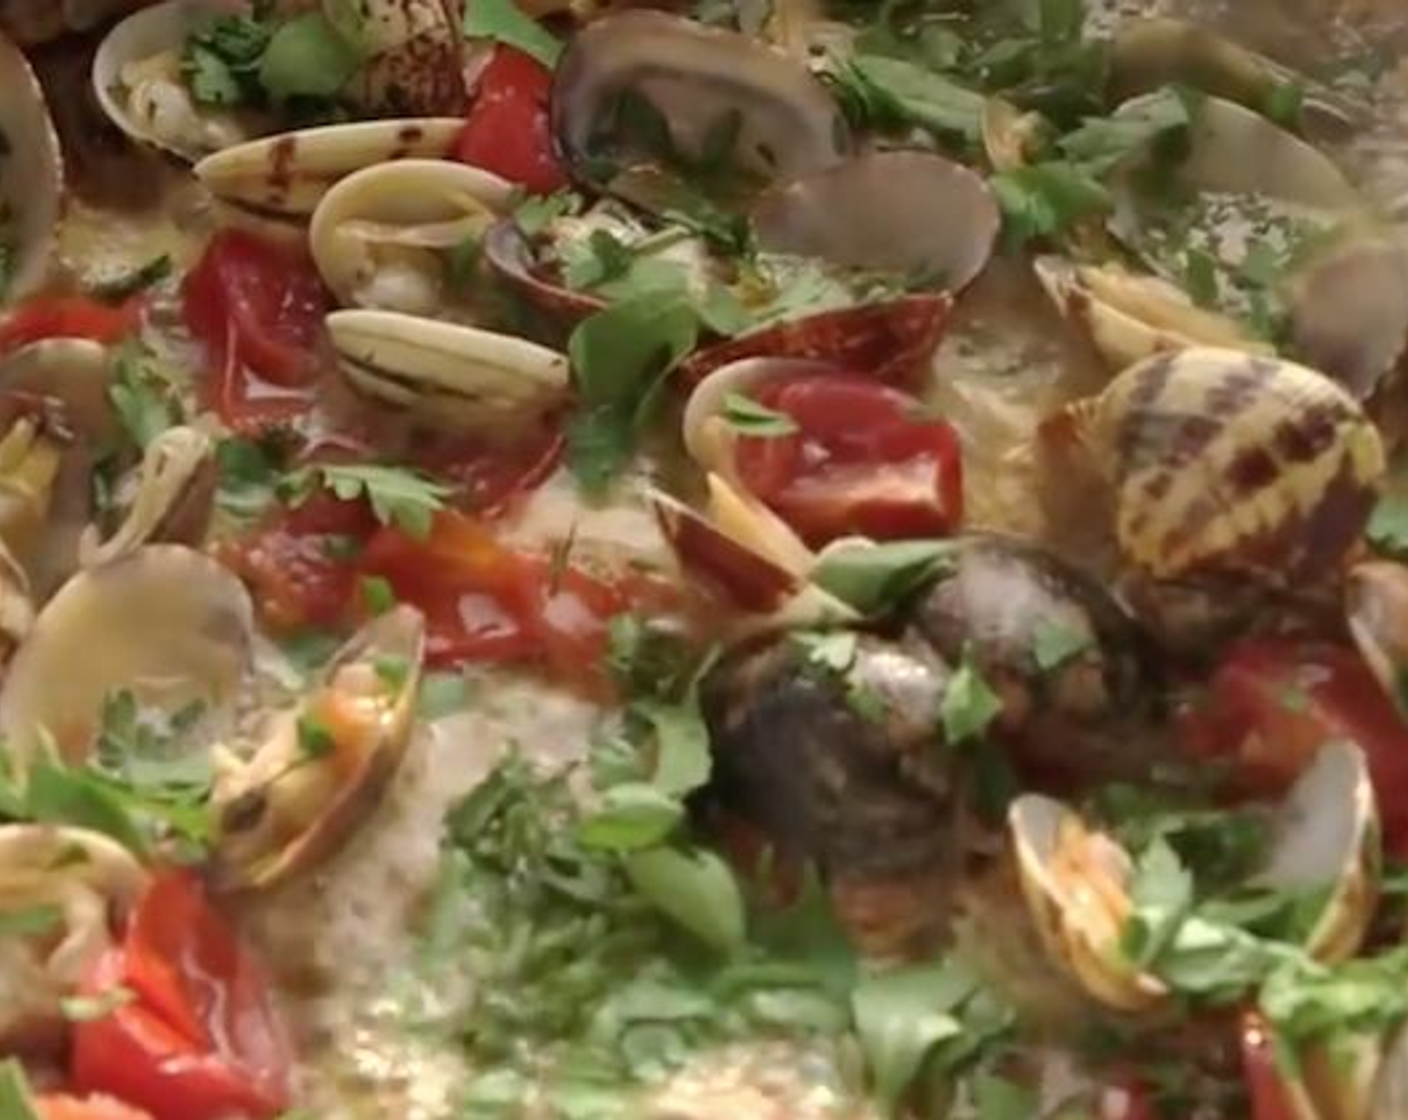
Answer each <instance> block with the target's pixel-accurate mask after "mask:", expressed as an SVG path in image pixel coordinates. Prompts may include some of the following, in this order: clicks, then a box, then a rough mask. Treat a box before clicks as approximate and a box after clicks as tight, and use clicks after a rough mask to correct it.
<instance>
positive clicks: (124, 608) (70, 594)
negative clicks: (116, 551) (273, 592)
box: [0, 545, 254, 767]
mask: <svg viewBox="0 0 1408 1120" xmlns="http://www.w3.org/2000/svg"><path fill="white" fill-rule="evenodd" d="M253 613H254V612H253V607H252V605H251V603H250V599H249V595H248V594H247V593H246V592H245V589H244V586H243V585H242V584H241V583H240V581H239V580H238V579H236V578H235V576H233V575H232V574H231V573H230V572H229V571H228V570H226V569H225V568H224V567H222V566H221V565H220V564H218V563H216V561H214V560H212V559H210V558H209V557H208V556H205V555H203V554H201V553H199V552H196V551H194V550H192V549H189V548H184V547H181V546H179V545H150V546H148V547H146V548H141V549H138V550H136V551H135V552H131V553H129V554H127V555H126V556H124V557H122V558H121V559H119V560H116V561H114V562H113V563H110V564H105V565H103V566H101V567H97V568H88V569H85V570H84V571H82V572H80V573H79V574H78V575H76V576H75V577H74V578H73V579H71V580H69V581H68V583H66V584H65V585H64V586H63V587H62V588H60V589H59V592H58V593H57V594H56V595H55V596H54V597H53V598H52V599H51V600H50V601H49V602H48V604H47V605H46V606H45V607H44V609H43V611H41V612H40V615H39V618H38V619H37V620H36V621H35V624H34V626H33V628H32V629H31V630H30V632H29V635H28V636H27V637H26V638H25V640H24V641H23V642H22V643H21V644H20V647H19V649H18V650H16V652H15V656H14V659H13V660H12V661H11V663H10V667H9V671H8V673H7V674H6V676H5V679H4V683H3V686H0V735H3V736H4V738H5V741H6V743H7V745H8V748H9V751H10V755H11V759H12V761H14V762H15V763H17V764H18V765H19V766H21V767H23V766H25V765H26V764H27V763H28V762H29V761H30V760H31V759H32V758H33V757H34V754H35V751H36V750H37V749H38V748H39V747H40V744H41V742H42V741H43V739H44V737H45V735H46V734H47V735H49V736H52V737H53V739H54V741H55V742H56V744H57V746H58V748H59V750H60V751H61V753H62V754H63V756H64V757H65V758H68V759H70V760H73V759H81V758H82V757H84V755H85V754H86V753H87V751H88V750H89V748H90V746H91V744H92V740H93V736H94V734H95V733H96V731H97V728H98V724H99V721H100V718H101V713H102V710H103V705H104V703H105V702H106V701H107V700H108V698H109V697H110V696H111V695H112V694H113V693H115V692H117V691H120V690H127V691H130V692H132V693H133V695H134V696H136V698H137V699H138V700H139V701H141V702H145V703H150V704H153V705H157V706H160V707H162V708H163V709H166V710H170V711H176V710H179V709H180V708H182V707H184V706H185V705H187V704H189V703H191V702H193V701H195V700H200V701H202V702H204V703H206V704H208V705H212V706H213V707H214V708H215V709H216V711H222V710H225V709H227V708H228V706H229V704H230V703H231V702H232V700H233V699H234V697H235V695H236V694H237V692H238V690H239V688H240V686H241V683H242V682H243V681H244V679H245V676H246V674H247V672H248V669H249V665H250V659H251V649H252V641H253V639H252V634H253V628H254V618H253Z"/></svg>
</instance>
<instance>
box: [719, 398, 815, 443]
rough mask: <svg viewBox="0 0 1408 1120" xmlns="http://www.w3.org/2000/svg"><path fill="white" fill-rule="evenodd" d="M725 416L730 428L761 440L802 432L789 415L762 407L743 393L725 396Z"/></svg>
mask: <svg viewBox="0 0 1408 1120" xmlns="http://www.w3.org/2000/svg"><path fill="white" fill-rule="evenodd" d="M723 415H724V420H725V421H727V422H728V426H729V427H730V428H732V429H733V430H734V431H736V432H738V433H739V434H740V435H745V436H753V437H755V438H760V439H770V438H774V437H776V436H790V435H792V434H793V433H795V432H797V431H799V430H800V429H799V427H798V426H797V421H795V420H794V419H792V417H790V416H788V415H787V413H785V412H778V411H777V410H776V409H772V408H768V407H766V406H765V405H761V404H759V403H758V402H757V401H755V400H754V399H753V398H752V397H749V396H745V395H744V394H743V393H727V394H725V396H724V413H723Z"/></svg>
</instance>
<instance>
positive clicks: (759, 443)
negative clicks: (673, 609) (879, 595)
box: [736, 373, 963, 547]
mask: <svg viewBox="0 0 1408 1120" xmlns="http://www.w3.org/2000/svg"><path fill="white" fill-rule="evenodd" d="M754 397H755V398H756V399H757V401H758V403H759V404H761V405H763V406H764V407H765V408H769V409H773V410H775V411H777V412H779V413H783V414H785V415H787V416H790V417H791V418H792V419H793V420H794V421H795V422H796V424H797V426H798V427H799V429H800V431H799V432H797V433H795V434H792V435H783V436H771V437H761V436H745V437H743V438H741V439H740V440H739V441H738V443H737V445H736V446H737V451H736V454H737V463H738V470H739V474H740V475H741V477H742V479H743V481H744V484H745V485H746V486H747V487H748V489H749V490H750V491H751V492H752V493H753V494H755V495H756V496H757V497H758V498H759V499H760V500H761V501H762V502H763V503H764V504H765V505H767V506H768V507H769V508H771V509H772V510H773V511H774V512H775V513H777V514H778V515H779V516H780V517H781V518H782V519H783V520H785V521H786V522H787V523H788V524H789V525H791V526H792V527H793V528H794V529H796V530H797V532H798V534H799V535H800V536H801V537H802V538H803V539H804V540H805V541H806V542H807V543H808V544H810V545H813V546H818V547H819V546H821V545H824V544H826V543H827V542H828V541H832V540H835V539H836V538H837V537H842V536H847V535H849V534H854V533H859V534H862V535H865V536H868V537H873V538H876V539H878V540H895V539H904V538H909V537H921V536H943V535H945V534H947V533H950V532H952V531H953V530H954V529H955V528H957V526H958V524H959V522H960V521H961V520H962V516H963V472H962V458H961V454H960V450H959V444H958V437H957V435H956V433H955V432H954V430H953V429H952V428H951V427H950V426H949V425H948V424H947V423H945V422H944V421H942V420H926V419H916V418H914V417H913V416H912V415H910V414H911V412H912V410H913V409H914V407H915V401H914V400H913V399H912V398H911V397H909V396H908V395H907V394H905V393H901V392H899V391H898V390H895V389H892V388H889V387H888V386H885V385H882V384H879V383H877V382H876V381H874V380H873V379H871V378H869V377H866V376H863V375H859V374H850V373H823V374H815V375H810V376H801V377H788V378H781V379H779V380H777V381H774V382H772V383H770V384H767V385H764V386H762V387H761V388H760V389H759V390H757V391H756V392H755V393H754Z"/></svg>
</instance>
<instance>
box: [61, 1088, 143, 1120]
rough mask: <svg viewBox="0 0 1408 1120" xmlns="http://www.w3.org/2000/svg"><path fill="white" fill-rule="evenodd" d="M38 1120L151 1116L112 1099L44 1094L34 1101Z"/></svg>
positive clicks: (130, 1119)
mask: <svg viewBox="0 0 1408 1120" xmlns="http://www.w3.org/2000/svg"><path fill="white" fill-rule="evenodd" d="M34 1107H35V1109H36V1110H37V1111H38V1113H39V1117H40V1120H152V1114H151V1113H150V1112H145V1111H143V1110H142V1109H140V1108H133V1107H132V1106H131V1105H126V1104H123V1103H122V1102H121V1101H117V1100H113V1098H112V1097H85V1098H82V1099H80V1098H78V1097H68V1096H63V1095H61V1094H52V1093H50V1094H44V1095H42V1096H39V1097H37V1098H36V1099H35V1101H34Z"/></svg>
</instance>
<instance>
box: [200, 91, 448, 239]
mask: <svg viewBox="0 0 1408 1120" xmlns="http://www.w3.org/2000/svg"><path fill="white" fill-rule="evenodd" d="M463 128H464V121H463V120H461V119H459V118H458V117H409V118H406V119H402V120H383V121H356V122H353V123H351V124H331V125H324V126H321V127H319V128H303V129H297V130H295V131H293V132H285V133H281V134H279V135H276V136H266V137H262V138H261V139H258V140H249V141H246V142H245V143H243V144H237V145H234V146H233V147H229V148H225V149H223V150H221V151H218V152H215V153H213V154H211V155H208V156H206V157H205V158H204V159H202V160H201V161H200V162H199V163H197V164H196V166H195V172H196V176H197V178H199V179H200V181H201V182H202V183H204V184H205V186H206V188H207V189H208V190H209V191H210V193H211V194H213V195H214V196H215V197H216V198H217V199H219V200H220V201H221V202H223V203H225V204H227V205H229V206H232V207H235V208H237V209H240V210H243V211H247V212H249V213H251V214H253V215H256V216H258V217H262V218H265V219H267V220H269V221H273V222H290V223H298V224H302V223H303V222H306V221H307V220H308V218H309V216H310V215H312V213H313V211H314V210H315V209H317V206H318V203H319V202H321V201H322V199H323V196H324V195H326V194H327V193H328V190H329V189H330V188H331V187H332V186H333V184H335V183H337V182H339V181H341V180H342V179H345V178H346V177H347V176H349V175H351V174H352V173H353V172H356V171H361V170H363V169H365V168H370V167H374V166H376V165H377V164H381V163H386V162H388V161H391V160H400V159H438V158H441V157H444V156H446V155H448V154H449V151H450V148H451V146H452V145H453V144H454V142H455V137H456V136H458V135H459V134H460V132H461V130H462V129H463Z"/></svg>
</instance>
